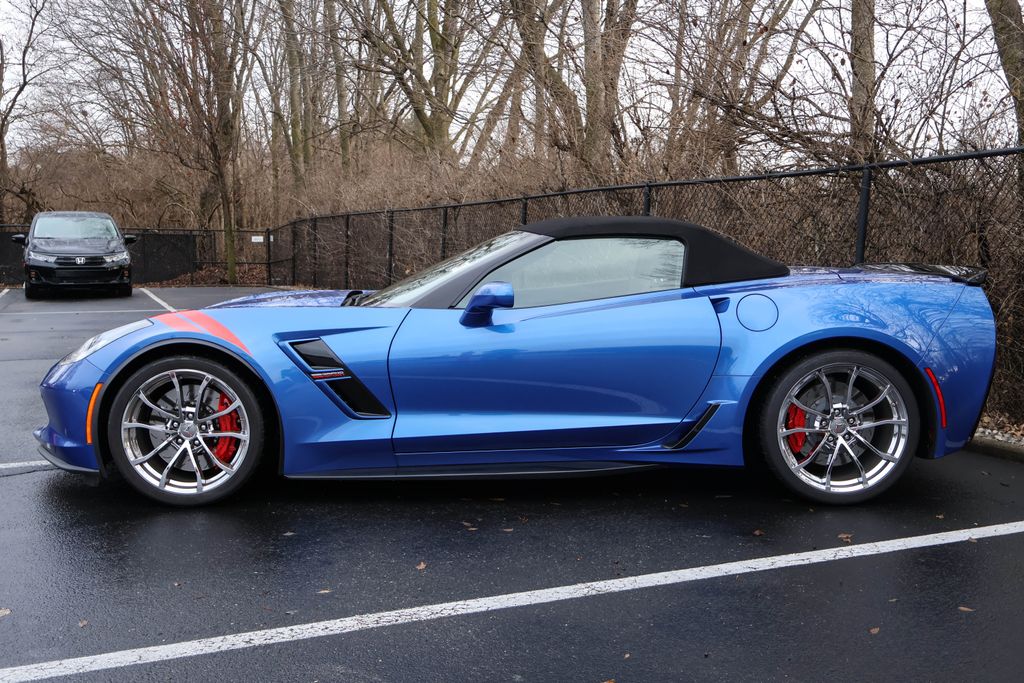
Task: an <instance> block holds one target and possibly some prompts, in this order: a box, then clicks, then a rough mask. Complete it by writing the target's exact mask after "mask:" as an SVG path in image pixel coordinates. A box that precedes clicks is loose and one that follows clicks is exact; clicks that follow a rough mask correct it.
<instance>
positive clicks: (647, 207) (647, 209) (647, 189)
mask: <svg viewBox="0 0 1024 683" xmlns="http://www.w3.org/2000/svg"><path fill="white" fill-rule="evenodd" d="M643 211H644V215H645V216H650V215H651V184H650V183H645V184H644V209H643Z"/></svg>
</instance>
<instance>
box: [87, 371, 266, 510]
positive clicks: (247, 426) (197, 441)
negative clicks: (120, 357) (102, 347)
mask: <svg viewBox="0 0 1024 683" xmlns="http://www.w3.org/2000/svg"><path fill="white" fill-rule="evenodd" d="M263 434H264V430H263V417H262V415H261V413H260V407H259V402H258V400H257V399H256V395H255V394H254V393H253V391H252V389H251V388H250V387H249V385H248V384H247V383H246V382H245V381H244V380H243V379H242V378H241V377H239V376H238V375H237V374H235V373H234V372H233V371H231V370H230V369H229V368H227V367H225V366H223V365H221V364H220V363H216V362H214V361H211V360H208V359H206V358H199V357H195V356H175V357H172V358H167V359H165V360H161V361H157V362H155V363H151V364H149V365H146V366H145V367H143V368H142V369H140V370H138V371H137V372H136V373H135V374H133V375H132V376H131V377H129V378H128V380H127V381H126V382H125V383H124V385H122V386H121V388H120V389H119V390H118V393H117V395H116V396H115V398H114V401H113V403H112V405H111V408H110V413H109V414H108V416H107V442H108V444H109V446H110V452H111V455H112V456H113V459H114V463H115V464H116V466H117V468H118V470H119V471H120V472H121V474H122V475H123V476H124V477H125V479H127V480H128V482H129V483H130V484H131V485H132V486H133V487H134V488H135V489H137V490H138V491H140V492H142V493H143V494H145V495H147V496H149V497H150V498H154V499H156V500H159V501H161V502H164V503H171V504H174V505H189V506H191V505H202V504H204V503H211V502H213V501H216V500H220V499H222V498H224V497H225V496H228V495H230V494H231V493H232V492H234V491H235V490H237V489H238V488H239V487H240V486H241V485H242V484H244V483H245V481H246V480H247V479H248V478H249V477H250V476H251V475H252V473H253V472H254V471H255V469H256V466H257V464H258V460H259V457H260V454H261V451H262V448H263Z"/></svg>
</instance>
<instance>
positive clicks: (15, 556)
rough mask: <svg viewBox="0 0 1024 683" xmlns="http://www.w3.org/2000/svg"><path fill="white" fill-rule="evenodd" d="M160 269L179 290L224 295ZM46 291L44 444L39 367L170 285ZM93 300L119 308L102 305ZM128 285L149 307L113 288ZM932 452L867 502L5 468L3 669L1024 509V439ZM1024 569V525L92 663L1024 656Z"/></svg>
mask: <svg viewBox="0 0 1024 683" xmlns="http://www.w3.org/2000/svg"><path fill="white" fill-rule="evenodd" d="M154 293H155V294H157V295H158V296H159V297H160V298H161V299H163V300H164V301H166V302H168V303H169V304H170V305H172V306H175V307H181V308H191V307H196V306H198V305H201V302H200V301H199V296H203V297H211V296H214V292H212V291H211V290H185V289H182V290H154ZM12 294H15V295H16V298H12ZM235 295H236V294H235V292H222V293H220V294H218V295H217V296H220V297H221V298H228V297H230V296H235ZM206 302H207V301H206V299H204V300H203V301H202V303H206ZM211 302H212V301H211ZM126 303H128V304H130V305H125V304H126ZM42 304H43V306H46V307H47V309H43V308H40V309H39V310H38V312H40V313H42V312H44V311H45V310H53V311H61V312H63V313H64V314H57V315H53V316H42V315H40V316H36V315H29V314H28V313H29V305H28V304H27V302H25V301H24V300H23V299H22V298H21V292H20V291H17V290H15V291H12V292H9V293H8V294H7V295H6V296H3V297H0V391H2V395H4V396H6V397H11V399H10V400H8V401H6V402H5V405H7V406H8V409H7V410H5V411H0V434H3V435H4V437H3V442H2V445H0V463H5V462H6V463H12V462H21V461H32V460H37V459H38V456H36V455H35V450H34V448H31V449H26V447H25V446H24V445H23V444H30V443H31V435H30V434H29V432H30V431H31V428H33V427H35V426H37V425H38V424H41V421H42V420H43V414H42V407H41V406H40V405H39V404H38V395H37V393H36V390H35V383H36V382H37V381H38V378H39V376H41V375H42V373H43V372H45V370H46V368H48V367H49V364H51V363H52V362H54V361H55V360H56V359H57V358H59V357H60V356H61V355H63V354H64V353H66V352H67V351H70V350H71V349H72V348H73V347H74V346H77V344H78V343H80V342H81V341H82V340H83V339H84V337H86V336H89V335H91V334H94V333H96V332H98V331H101V330H102V329H106V328H107V327H110V326H112V325H116V324H122V323H125V322H130V321H131V320H133V319H135V318H137V317H143V316H146V315H153V314H155V313H157V312H158V311H152V312H147V311H146V310H144V309H151V308H159V307H158V306H156V305H154V302H153V301H152V299H149V298H148V297H145V296H144V295H142V294H140V293H136V295H135V297H133V298H132V299H131V300H121V299H85V300H69V301H60V302H50V301H44V302H42ZM35 305H36V304H35V302H33V303H32V304H31V306H35ZM98 308H105V309H106V310H107V311H108V312H107V313H104V314H93V313H86V312H85V311H91V310H98ZM121 309H130V310H131V312H129V313H110V312H109V311H112V310H121ZM132 316H135V317H132ZM49 318H53V320H52V321H51V320H49ZM34 373H36V374H34ZM26 435H27V439H26V438H24V437H25V436H26ZM912 465H913V466H912V467H911V468H910V470H909V471H908V473H907V475H906V477H905V478H904V480H903V481H901V482H900V483H899V484H898V485H896V486H895V487H894V488H893V489H892V490H891V491H890V492H889V493H887V494H886V495H885V496H883V497H882V498H881V499H879V500H878V501H876V502H874V503H870V504H866V505H863V506H859V507H854V508H829V507H823V506H816V505H809V504H807V503H806V502H803V501H800V500H795V499H793V498H791V497H789V496H788V495H787V494H786V492H785V491H783V490H782V489H780V488H779V487H778V486H777V485H776V484H774V482H773V481H772V480H771V479H770V478H768V475H766V474H764V473H761V472H749V473H745V472H739V471H731V470H713V469H689V470H678V471H671V472H667V473H665V472H660V473H646V474H639V475H630V476H624V477H616V478H593V479H577V480H565V479H560V480H551V481H522V482H486V483H480V482H462V483H444V482H406V483H388V482H297V481H296V482H289V481H284V480H279V479H267V480H264V481H260V482H257V483H256V484H255V485H254V486H250V487H248V488H247V489H246V490H244V491H243V492H242V493H241V495H239V496H237V497H235V498H233V499H230V500H229V501H226V502H225V503H223V504H221V505H218V506H215V507H210V508H205V509H199V510H176V509H168V508H163V507H160V506H157V505H155V504H153V503H151V502H149V501H148V500H145V499H142V498H140V497H139V496H138V495H136V494H134V493H133V492H132V491H131V490H130V489H129V488H128V487H127V486H126V485H125V484H123V483H110V484H104V485H102V486H100V487H93V486H89V485H87V484H86V483H84V482H83V481H82V480H81V479H79V478H76V477H75V476H74V475H69V474H64V473H61V472H57V471H54V470H52V469H41V470H37V471H27V470H24V469H20V470H19V469H3V470H0V615H4V616H0V680H4V679H5V673H4V669H5V668H6V667H12V666H18V665H25V664H32V663H36V662H49V661H54V660H65V659H67V658H71V657H80V656H86V655H96V654H101V653H110V652H117V651H123V650H127V649H132V648H140V647H147V646H152V645H161V644H169V643H179V642H182V641H189V640H194V639H200V638H208V637H214V636H222V635H229V634H237V633H242V632H247V631H253V630H259V629H267V628H275V627H287V626H292V625H298V624H308V623H313V622H321V621H324V620H331V619H337V618H340V617H348V616H352V615H360V614H367V613H376V612H382V611H387V610H393V609H397V608H405V607H416V606H420V605H431V604H436V603H442V602H447V601H452V600H461V599H470V598H479V597H485V596H497V595H502V594H508V593H514V592H518V591H527V590H533V589H539V588H549V587H556V586H569V585H572V584H578V583H580V582H588V581H596V580H603V579H615V578H620V577H630V576H640V575H645V574H649V573H651V572H661V571H668V570H675V569H680V568H686V567H703V566H708V565H714V564H719V563H723V562H732V561H737V560H751V559H753V558H765V557H774V556H779V555H785V554H788V553H794V552H801V551H808V550H815V549H824V548H837V547H853V546H857V545H860V544H865V543H869V542H872V541H879V540H886V539H900V538H906V537H913V536H920V535H923V534H934V533H937V532H942V531H948V530H957V529H973V528H975V527H982V526H987V525H992V524H1001V523H1006V522H1018V521H1021V520H1024V497H1022V495H1021V494H1022V491H1024V489H1022V485H1024V465H1021V464H1018V463H1014V462H1010V461H1005V460H999V459H995V458H991V457H988V456H983V455H978V454H973V453H967V452H964V453H959V454H956V455H954V456H950V457H948V458H946V459H944V460H940V461H923V460H919V461H916V462H914V463H913V464H912ZM1022 575H1024V534H1015V535H1007V536H1002V537H999V538H983V539H980V540H977V541H976V542H973V541H964V542H958V543H953V544H948V545H941V546H934V547H926V548H918V549H907V550H901V551H898V552H893V553H888V554H882V555H873V556H865V557H857V558H853V559H842V560H836V561H833V562H825V563H822V564H815V565H809V566H800V567H790V568H785V569H773V570H769V571H760V572H756V573H739V574H737V575H734V576H724V577H719V578H709V579H706V580H699V581H693V582H689V583H680V584H676V585H667V586H661V587H657V588H646V589H641V590H636V591H628V592H621V593H615V594H610V595H587V596H584V597H578V598H574V599H568V600H564V601H560V602H552V603H549V604H539V605H533V606H528V607H515V608H510V609H498V610H495V611H490V612H486V613H482V614H473V615H465V616H455V617H446V618H440V619H434V620H430V621H419V622H411V623H400V624H396V625H390V626H383V627H379V628H369V629H366V630H362V631H359V632H355V633H347V634H343V635H334V636H329V637H323V638H302V639H296V640H294V641H293V642H289V643H285V644H277V645H270V646H260V647H252V648H246V649H240V650H236V651H233V652H224V653H218V654H199V655H198V656H192V657H188V658H174V659H170V660H168V661H163V662H158V663H150V664H143V665H138V666H132V667H130V668H115V669H109V670H104V671H97V672H93V673H88V674H85V675H82V676H79V677H78V680H95V681H105V680H114V679H116V680H122V679H131V680H169V679H172V678H174V679H183V680H213V679H221V680H224V679H228V680H242V679H257V678H258V679H259V680H310V681H312V680H322V681H328V680H346V681H377V680H386V681H391V680H402V681H404V680H410V681H411V680H416V681H432V680H481V679H485V680H509V681H519V680H523V681H549V680H573V681H594V682H595V683H598V682H601V681H607V680H609V679H614V680H616V681H618V682H620V683H621V682H622V681H630V680H636V681H652V680H680V679H710V678H715V679H719V678H723V679H736V680H766V679H771V680H782V679H793V680H822V679H825V678H840V679H844V680H845V679H867V678H881V677H900V678H910V677H913V678H914V679H923V680H963V679H965V678H972V679H985V680H1004V679H1005V680H1010V679H1014V680H1016V679H1019V675H1020V674H1019V670H1020V653H1019V652H1018V648H1017V647H1016V645H1018V644H1019V643H1020V642H1021V636H1020V634H1021V633H1022V632H1024V591H1022V590H1021V587H1022V581H1021V576H1022ZM7 610H9V612H7ZM875 629H877V631H875ZM199 651H200V652H201V651H202V649H201V648H200V650H199Z"/></svg>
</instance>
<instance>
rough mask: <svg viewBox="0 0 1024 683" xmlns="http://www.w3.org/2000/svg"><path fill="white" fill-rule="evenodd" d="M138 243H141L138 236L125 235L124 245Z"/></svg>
mask: <svg viewBox="0 0 1024 683" xmlns="http://www.w3.org/2000/svg"><path fill="white" fill-rule="evenodd" d="M138 241H139V237H138V235H125V236H124V243H125V244H135V243H136V242H138Z"/></svg>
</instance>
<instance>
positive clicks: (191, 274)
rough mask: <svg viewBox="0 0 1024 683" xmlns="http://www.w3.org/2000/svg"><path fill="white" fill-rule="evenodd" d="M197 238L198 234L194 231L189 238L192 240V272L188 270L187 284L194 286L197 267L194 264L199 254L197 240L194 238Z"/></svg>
mask: <svg viewBox="0 0 1024 683" xmlns="http://www.w3.org/2000/svg"><path fill="white" fill-rule="evenodd" d="M198 236H199V234H198V233H197V232H196V231H195V230H193V231H191V234H190V237H191V238H192V270H190V271H189V273H188V283H189V284H190V285H194V284H195V283H196V266H197V265H198V264H197V263H196V257H197V256H198V254H199V249H198V248H197V247H198V242H199V240H198V239H196V238H197V237H198Z"/></svg>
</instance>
